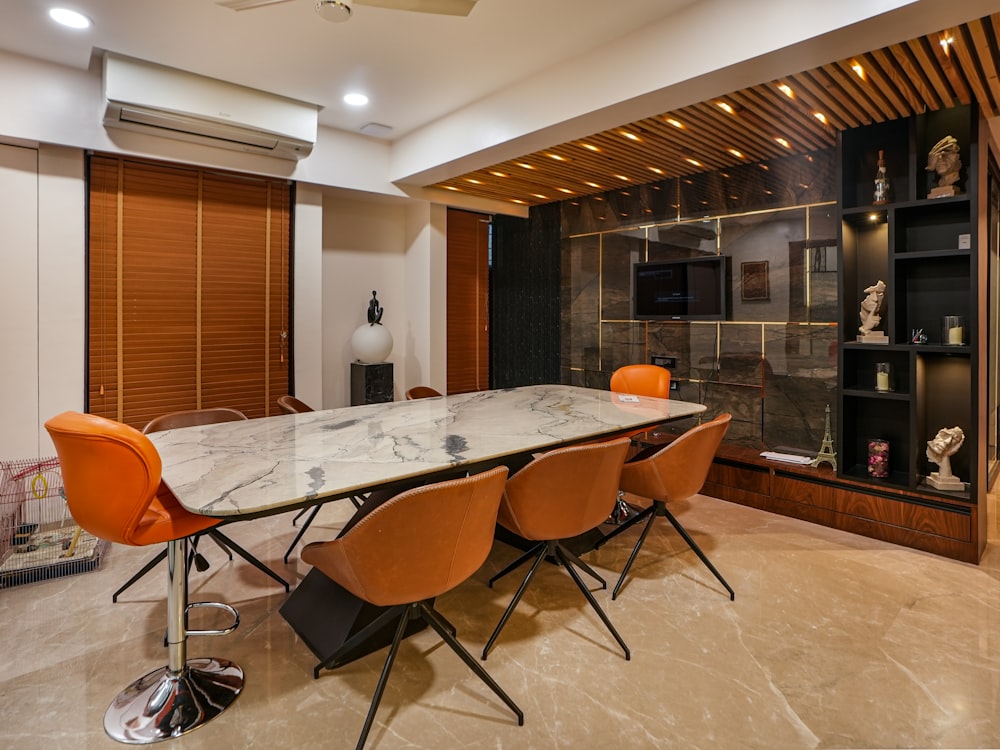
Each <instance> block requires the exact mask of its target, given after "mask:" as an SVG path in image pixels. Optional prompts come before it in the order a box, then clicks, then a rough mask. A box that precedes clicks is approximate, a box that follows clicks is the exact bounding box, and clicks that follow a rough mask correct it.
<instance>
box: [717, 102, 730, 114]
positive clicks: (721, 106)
mask: <svg viewBox="0 0 1000 750" xmlns="http://www.w3.org/2000/svg"><path fill="white" fill-rule="evenodd" d="M716 104H717V105H718V107H719V109H721V110H722V111H723V112H728V113H729V114H733V112H735V110H734V109H733V106H732V105H731V104H729V103H727V102H716Z"/></svg>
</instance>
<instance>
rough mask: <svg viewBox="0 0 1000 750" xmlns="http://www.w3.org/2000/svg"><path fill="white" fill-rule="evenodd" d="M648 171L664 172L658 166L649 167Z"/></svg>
mask: <svg viewBox="0 0 1000 750" xmlns="http://www.w3.org/2000/svg"><path fill="white" fill-rule="evenodd" d="M649 171H650V172H653V173H654V174H664V171H663V170H662V169H660V168H659V167H650V168H649Z"/></svg>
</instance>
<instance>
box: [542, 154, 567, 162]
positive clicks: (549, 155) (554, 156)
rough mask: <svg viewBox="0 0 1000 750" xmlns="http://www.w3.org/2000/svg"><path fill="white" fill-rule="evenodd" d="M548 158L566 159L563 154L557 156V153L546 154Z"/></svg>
mask: <svg viewBox="0 0 1000 750" xmlns="http://www.w3.org/2000/svg"><path fill="white" fill-rule="evenodd" d="M546 156H548V157H549V158H550V159H555V160H556V161H566V157H565V156H559V154H546Z"/></svg>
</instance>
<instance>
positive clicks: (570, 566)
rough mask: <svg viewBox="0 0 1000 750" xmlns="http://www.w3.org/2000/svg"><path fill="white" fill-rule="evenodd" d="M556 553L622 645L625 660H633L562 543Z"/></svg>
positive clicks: (557, 546) (556, 548) (626, 646)
mask: <svg viewBox="0 0 1000 750" xmlns="http://www.w3.org/2000/svg"><path fill="white" fill-rule="evenodd" d="M555 553H556V557H558V558H559V559H560V560H561V561H562V564H563V565H564V566H565V567H566V571H567V572H568V573H569V574H570V576H571V577H572V578H573V581H574V583H576V585H577V588H579V589H580V591H582V592H583V595H584V596H585V597H587V601H588V602H590V606H591V607H593V608H594V611H595V612H597V616H598V617H600V618H601V621H602V622H603V623H604V625H605V627H606V628H607V629H608V631H609V632H610V633H611V635H613V636H614V638H615V640H616V641H618V645H619V646H621V647H622V651H624V652H625V661H629V660H631V659H632V652H631V651H629V649H628V645H626V643H625V641H623V640H622V637H621V636H620V635H618V631H617V630H615V626H614V625H612V624H611V620H609V619H608V616H607V615H606V614H605V613H604V610H603V609H601V605H600V604H598V603H597V599H595V598H594V595H593V594H591V593H590V589H588V588H587V587H586V585H585V584H584V583H583V579H582V578H580V574H579V573H577V572H576V568H574V567H573V564H572V563H571V562H570V561H569V558H567V557H566V555H565V554H564V551H563V548H562V547H561V546H560V545H556V547H555Z"/></svg>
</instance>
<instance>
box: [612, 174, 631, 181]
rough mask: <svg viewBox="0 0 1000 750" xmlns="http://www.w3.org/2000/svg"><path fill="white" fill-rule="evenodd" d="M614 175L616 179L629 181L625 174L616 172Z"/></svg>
mask: <svg viewBox="0 0 1000 750" xmlns="http://www.w3.org/2000/svg"><path fill="white" fill-rule="evenodd" d="M615 177H616V178H617V179H619V180H621V181H622V182H628V181H629V179H628V177H626V176H625V175H623V174H616V175H615Z"/></svg>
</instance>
